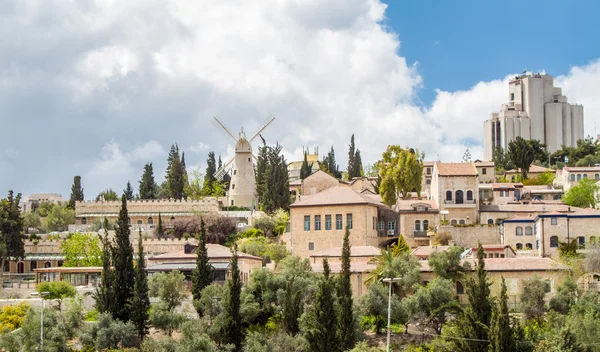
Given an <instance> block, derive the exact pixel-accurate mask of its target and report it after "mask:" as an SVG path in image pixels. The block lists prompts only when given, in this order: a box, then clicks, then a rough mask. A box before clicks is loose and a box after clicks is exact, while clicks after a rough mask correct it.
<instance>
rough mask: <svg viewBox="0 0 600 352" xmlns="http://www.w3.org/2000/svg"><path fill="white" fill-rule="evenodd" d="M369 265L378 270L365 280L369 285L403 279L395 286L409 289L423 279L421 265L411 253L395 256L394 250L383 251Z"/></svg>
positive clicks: (373, 271)
mask: <svg viewBox="0 0 600 352" xmlns="http://www.w3.org/2000/svg"><path fill="white" fill-rule="evenodd" d="M369 263H370V264H375V265H376V268H375V269H374V270H372V271H371V272H370V273H369V275H368V276H367V279H366V280H365V283H366V284H367V285H370V284H373V283H375V282H380V281H381V280H383V279H385V278H401V280H400V281H397V282H395V285H396V286H397V287H400V288H403V289H408V288H410V287H411V286H412V285H413V284H415V283H417V282H419V281H420V278H421V269H420V265H419V263H418V261H417V260H416V259H415V258H414V257H411V256H410V254H409V253H400V254H399V255H394V251H393V250H391V249H382V250H381V254H380V255H378V256H377V257H374V258H372V259H371V260H370V261H369Z"/></svg>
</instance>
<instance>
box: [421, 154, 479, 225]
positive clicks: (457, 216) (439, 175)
mask: <svg viewBox="0 0 600 352" xmlns="http://www.w3.org/2000/svg"><path fill="white" fill-rule="evenodd" d="M478 195H479V180H478V174H477V169H476V168H475V164H473V163H441V162H436V163H435V164H434V166H433V177H432V180H431V199H432V200H434V201H435V202H436V204H437V205H438V206H439V209H440V210H445V211H447V212H448V215H447V218H446V219H445V220H448V221H449V222H450V224H473V223H477V222H478V210H479V203H478V202H477V199H476V197H477V196H478ZM442 220H444V219H442Z"/></svg>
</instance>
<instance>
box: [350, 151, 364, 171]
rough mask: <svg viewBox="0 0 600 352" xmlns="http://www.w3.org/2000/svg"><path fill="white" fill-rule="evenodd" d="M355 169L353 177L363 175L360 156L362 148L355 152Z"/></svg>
mask: <svg viewBox="0 0 600 352" xmlns="http://www.w3.org/2000/svg"><path fill="white" fill-rule="evenodd" d="M353 166H354V171H353V172H352V177H361V176H362V175H363V166H362V157H361V156H360V150H358V149H357V150H356V153H355V154H354V165H353Z"/></svg>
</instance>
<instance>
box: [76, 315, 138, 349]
mask: <svg viewBox="0 0 600 352" xmlns="http://www.w3.org/2000/svg"><path fill="white" fill-rule="evenodd" d="M98 318H99V319H98V323H97V324H92V325H90V326H89V327H88V329H87V330H86V331H85V332H84V333H82V334H81V336H80V337H79V341H80V342H81V344H82V345H83V346H84V347H86V348H95V349H96V350H99V351H102V350H105V349H110V348H114V349H117V348H123V347H133V346H135V341H136V336H137V332H136V331H135V327H134V326H133V324H131V323H130V322H128V323H123V322H121V321H119V320H114V319H113V318H112V316H111V315H110V314H108V313H102V314H100V315H99V316H98Z"/></svg>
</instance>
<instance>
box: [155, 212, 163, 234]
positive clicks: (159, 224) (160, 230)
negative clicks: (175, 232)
mask: <svg viewBox="0 0 600 352" xmlns="http://www.w3.org/2000/svg"><path fill="white" fill-rule="evenodd" d="M164 233H165V230H164V229H163V224H162V217H161V216H160V213H158V226H157V227H156V237H158V238H162V236H163V235H164Z"/></svg>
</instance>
